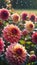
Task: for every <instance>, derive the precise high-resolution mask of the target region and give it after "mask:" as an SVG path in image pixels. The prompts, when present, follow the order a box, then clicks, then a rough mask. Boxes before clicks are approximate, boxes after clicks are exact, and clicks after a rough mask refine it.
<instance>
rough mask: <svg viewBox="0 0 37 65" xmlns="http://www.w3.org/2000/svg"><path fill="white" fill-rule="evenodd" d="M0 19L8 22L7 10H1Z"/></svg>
mask: <svg viewBox="0 0 37 65" xmlns="http://www.w3.org/2000/svg"><path fill="white" fill-rule="evenodd" d="M0 18H1V19H2V20H8V18H9V11H8V10H7V9H4V8H3V9H1V12H0Z"/></svg>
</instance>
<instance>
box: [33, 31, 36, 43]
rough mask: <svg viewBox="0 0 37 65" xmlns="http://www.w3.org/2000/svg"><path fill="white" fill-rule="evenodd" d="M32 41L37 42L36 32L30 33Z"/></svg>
mask: <svg viewBox="0 0 37 65" xmlns="http://www.w3.org/2000/svg"><path fill="white" fill-rule="evenodd" d="M32 42H33V43H36V44H37V32H35V33H33V34H32Z"/></svg>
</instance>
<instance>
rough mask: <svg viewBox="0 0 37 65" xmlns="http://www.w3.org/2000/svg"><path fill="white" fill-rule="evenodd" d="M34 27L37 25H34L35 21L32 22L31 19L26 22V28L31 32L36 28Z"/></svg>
mask: <svg viewBox="0 0 37 65" xmlns="http://www.w3.org/2000/svg"><path fill="white" fill-rule="evenodd" d="M34 27H35V25H34V23H33V22H31V21H27V22H26V23H25V28H26V29H27V30H28V31H29V32H32V31H33V30H34Z"/></svg>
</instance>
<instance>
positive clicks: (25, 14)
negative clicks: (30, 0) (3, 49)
mask: <svg viewBox="0 0 37 65" xmlns="http://www.w3.org/2000/svg"><path fill="white" fill-rule="evenodd" d="M27 16H28V15H27V13H26V12H22V14H21V18H22V20H26V19H27Z"/></svg>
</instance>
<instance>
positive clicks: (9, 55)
mask: <svg viewBox="0 0 37 65" xmlns="http://www.w3.org/2000/svg"><path fill="white" fill-rule="evenodd" d="M26 55H27V52H26V50H25V48H24V47H23V46H22V45H20V44H18V43H17V44H14V45H12V44H11V45H10V46H9V47H8V48H7V51H6V59H7V61H8V62H9V63H10V65H12V64H13V65H21V64H22V63H24V62H25V61H26Z"/></svg>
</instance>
